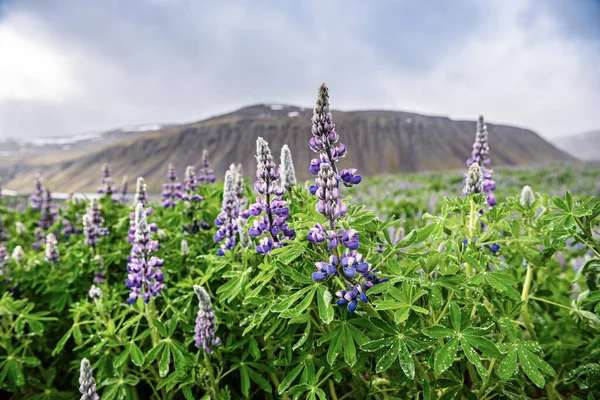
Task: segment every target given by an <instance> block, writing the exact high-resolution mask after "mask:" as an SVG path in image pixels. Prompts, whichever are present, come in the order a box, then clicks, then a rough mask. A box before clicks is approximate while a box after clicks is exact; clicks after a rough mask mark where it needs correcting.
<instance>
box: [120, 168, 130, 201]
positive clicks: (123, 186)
mask: <svg viewBox="0 0 600 400" xmlns="http://www.w3.org/2000/svg"><path fill="white" fill-rule="evenodd" d="M128 188H129V179H128V177H127V175H125V176H124V177H123V181H122V182H121V190H120V192H121V197H120V198H119V202H121V203H123V204H125V202H126V201H127V189H128Z"/></svg>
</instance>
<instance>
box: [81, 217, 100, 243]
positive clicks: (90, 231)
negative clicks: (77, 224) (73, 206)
mask: <svg viewBox="0 0 600 400" xmlns="http://www.w3.org/2000/svg"><path fill="white" fill-rule="evenodd" d="M83 234H84V235H85V241H84V242H85V244H87V245H88V246H96V245H97V244H98V228H97V227H96V225H94V223H93V222H92V217H90V215H89V214H85V215H84V216H83Z"/></svg>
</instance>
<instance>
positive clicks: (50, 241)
mask: <svg viewBox="0 0 600 400" xmlns="http://www.w3.org/2000/svg"><path fill="white" fill-rule="evenodd" d="M57 245H58V241H57V240H56V237H55V236H54V234H53V233H49V234H48V235H47V236H46V260H48V261H50V262H54V263H55V262H57V261H58V257H59V254H58V247H57Z"/></svg>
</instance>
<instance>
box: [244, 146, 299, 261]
mask: <svg viewBox="0 0 600 400" xmlns="http://www.w3.org/2000/svg"><path fill="white" fill-rule="evenodd" d="M256 160H257V162H258V165H257V169H256V177H257V178H258V180H257V181H256V183H255V184H254V189H256V191H257V192H258V194H259V196H258V197H257V198H256V203H254V204H252V205H250V207H249V209H248V212H247V213H243V214H242V215H243V216H244V217H249V216H250V215H252V216H255V217H259V218H257V219H255V220H254V224H253V225H252V226H251V227H250V229H248V233H249V234H250V236H252V237H255V238H256V237H259V236H261V235H265V237H263V238H262V239H261V240H260V244H259V245H258V246H256V251H257V252H258V253H260V254H268V253H269V252H270V251H271V249H273V248H277V247H280V246H283V245H285V244H284V242H282V240H284V239H293V238H294V237H296V231H295V230H294V229H290V227H289V225H288V223H287V220H288V218H289V217H290V215H289V212H290V210H289V208H288V206H287V202H286V201H284V200H283V199H282V196H283V195H284V193H285V189H284V188H283V187H279V185H278V182H279V171H278V170H277V168H276V167H275V163H274V162H273V156H272V155H271V149H269V144H268V143H267V142H266V141H265V140H264V139H263V138H261V137H259V138H258V139H257V141H256Z"/></svg>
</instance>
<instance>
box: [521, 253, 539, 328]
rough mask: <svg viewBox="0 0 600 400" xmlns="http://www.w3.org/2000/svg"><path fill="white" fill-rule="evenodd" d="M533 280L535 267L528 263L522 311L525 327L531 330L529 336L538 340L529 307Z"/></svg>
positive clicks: (522, 293) (522, 295)
mask: <svg viewBox="0 0 600 400" xmlns="http://www.w3.org/2000/svg"><path fill="white" fill-rule="evenodd" d="M532 281H533V269H532V268H531V265H529V263H527V272H526V274H525V282H524V283H523V291H522V292H521V301H524V302H525V304H523V306H522V307H521V313H522V316H523V322H525V327H526V328H527V331H528V332H529V336H531V339H533V340H537V336H536V334H535V329H534V328H533V325H532V324H531V319H530V318H529V310H528V308H527V302H528V300H529V289H530V288H531V283H532Z"/></svg>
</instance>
